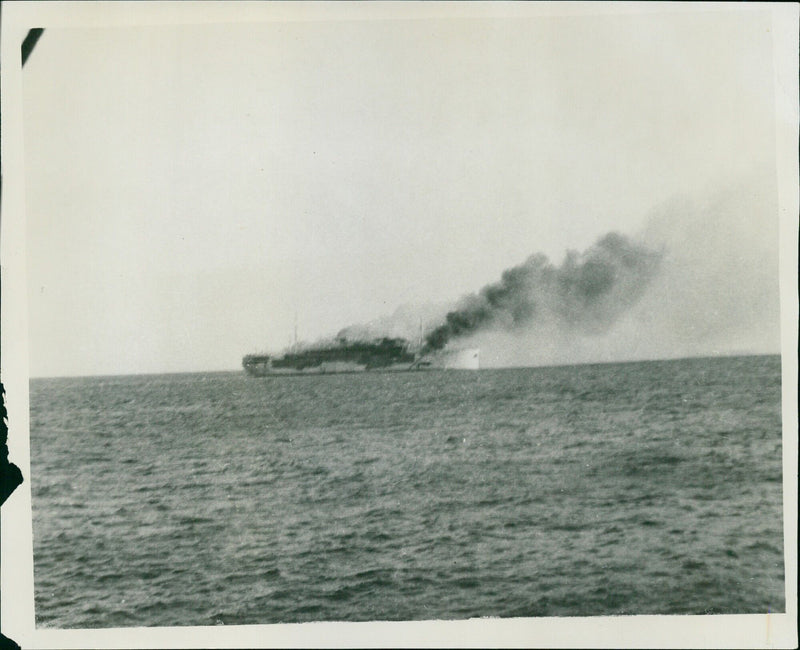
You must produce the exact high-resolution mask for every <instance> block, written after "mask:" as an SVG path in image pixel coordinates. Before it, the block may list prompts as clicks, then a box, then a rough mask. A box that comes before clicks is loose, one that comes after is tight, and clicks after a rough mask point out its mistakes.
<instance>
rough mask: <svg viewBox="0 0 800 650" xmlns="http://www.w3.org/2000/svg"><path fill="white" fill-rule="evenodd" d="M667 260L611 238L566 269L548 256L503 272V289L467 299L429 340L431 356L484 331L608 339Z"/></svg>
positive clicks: (570, 260)
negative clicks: (552, 331)
mask: <svg viewBox="0 0 800 650" xmlns="http://www.w3.org/2000/svg"><path fill="white" fill-rule="evenodd" d="M660 260H661V252H660V251H656V250H651V249H649V248H646V247H644V246H642V245H639V244H636V243H634V242H632V241H631V240H630V239H628V238H627V237H625V236H623V235H621V234H619V233H616V232H611V233H608V234H607V235H605V236H603V237H601V238H600V239H599V240H598V241H597V242H596V243H595V244H594V245H593V246H591V247H590V248H589V249H588V250H586V251H585V252H583V253H580V254H579V253H577V252H575V251H569V252H568V253H567V255H566V258H565V259H564V262H563V263H562V264H561V266H558V267H557V266H555V265H553V264H552V263H550V261H549V260H548V258H547V257H546V256H545V255H544V254H541V253H539V254H536V255H532V256H531V257H529V258H528V259H527V260H526V261H525V262H524V263H523V264H520V265H519V266H515V267H513V268H510V269H508V270H506V271H504V272H503V274H502V276H501V279H500V281H499V282H497V283H495V284H491V285H488V286H486V287H484V288H483V289H481V290H480V291H479V292H478V293H477V294H472V295H469V296H466V297H465V298H462V299H461V301H460V303H459V305H458V306H457V308H456V309H455V310H453V311H451V312H449V313H448V314H447V315H446V317H445V322H444V323H442V324H441V325H439V326H438V327H436V328H434V329H433V330H432V331H430V332H429V333H428V334H427V336H426V337H425V351H435V350H441V349H442V348H444V347H445V346H446V345H447V344H448V343H449V342H450V341H451V340H453V339H456V338H460V337H466V336H473V335H475V334H477V333H479V332H482V331H485V330H494V331H514V330H526V331H530V330H532V329H535V328H536V327H537V326H542V327H545V326H546V327H548V328H550V327H552V326H555V327H556V328H557V329H561V330H562V331H566V332H576V333H581V334H601V333H603V332H605V331H606V330H607V329H608V328H609V327H610V326H611V325H612V324H613V323H614V322H615V321H616V319H617V318H618V317H619V316H620V314H622V313H623V312H625V311H626V310H627V309H628V308H630V307H631V306H632V305H634V304H635V303H636V302H637V301H638V300H639V298H640V297H641V296H642V294H643V293H644V291H645V289H646V288H647V286H648V285H649V284H650V282H651V280H652V279H653V277H654V276H655V275H656V273H657V271H658V268H659V263H660Z"/></svg>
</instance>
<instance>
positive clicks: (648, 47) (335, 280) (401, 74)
mask: <svg viewBox="0 0 800 650" xmlns="http://www.w3.org/2000/svg"><path fill="white" fill-rule="evenodd" d="M770 27H771V22H770V19H769V15H768V14H767V13H764V14H763V15H762V14H760V13H759V12H757V11H752V10H751V11H747V12H744V13H743V12H739V11H730V12H719V11H712V12H692V13H679V14H671V13H669V12H667V11H666V10H665V12H664V13H651V14H648V15H639V16H622V15H616V16H606V17H604V16H596V15H595V16H568V17H561V18H558V17H544V16H533V17H531V18H518V17H517V18H513V19H505V18H499V19H493V20H490V19H446V18H441V19H426V20H392V21H355V20H354V21H336V22H331V21H328V22H325V21H320V22H291V23H265V24H257V25H256V24H253V25H236V24H219V25H211V26H203V25H186V26H168V27H167V26H165V27H133V28H127V27H120V28H94V29H47V30H46V31H45V33H44V34H43V36H42V37H41V39H40V41H39V42H38V44H37V46H36V49H35V50H34V52H33V54H32V55H31V57H30V59H29V60H28V62H27V64H26V66H25V68H24V72H23V78H24V120H25V124H24V127H25V131H24V135H25V171H26V210H27V235H28V239H27V251H26V256H27V262H28V268H27V273H28V287H29V305H28V310H29V316H28V317H29V346H30V373H31V375H32V376H50V375H84V374H127V373H140V372H173V371H200V370H226V369H236V368H238V367H239V364H240V360H241V357H242V355H244V354H246V353H248V352H254V351H258V350H265V349H267V350H273V351H276V350H279V349H281V348H283V347H284V346H285V345H287V344H288V343H289V342H290V340H291V338H292V333H293V329H294V319H295V314H296V315H297V320H298V328H299V334H300V337H301V338H303V339H308V340H313V339H315V338H317V337H321V336H326V335H330V334H334V333H335V332H337V331H338V330H339V329H341V328H343V327H345V326H347V325H351V324H353V323H358V322H363V321H369V320H372V319H376V318H378V317H381V316H383V315H386V314H387V313H391V312H393V311H394V310H395V309H396V308H397V307H398V306H400V305H404V304H425V303H436V304H439V303H451V302H453V301H455V300H456V299H458V298H459V297H460V296H462V295H463V294H465V293H467V292H472V291H476V290H477V289H479V288H480V287H481V286H483V285H485V284H487V283H489V282H493V281H495V280H496V279H497V278H498V277H499V275H500V273H501V272H502V270H503V269H505V268H508V267H510V266H513V265H516V264H519V263H520V262H522V261H523V260H525V259H526V258H527V257H528V256H529V255H531V254H532V253H535V252H539V251H542V252H544V253H546V254H547V255H548V256H550V257H551V259H553V261H554V262H559V261H560V259H561V258H562V256H563V254H564V252H565V250H566V249H577V250H583V249H585V248H586V247H588V246H589V245H591V244H592V243H593V242H594V241H595V240H596V239H597V238H598V237H599V236H601V235H602V234H604V233H606V232H608V231H610V230H618V231H620V232H622V233H625V234H629V235H632V236H638V235H642V236H648V235H652V233H653V232H660V237H661V238H662V239H660V240H658V241H659V242H661V241H664V242H669V241H672V242H673V243H675V241H677V240H680V233H683V232H686V231H687V225H686V219H687V218H690V219H691V223H692V224H693V225H692V227H691V228H689V229H688V230H691V231H692V232H693V233H705V234H704V235H703V236H704V237H708V238H709V241H701V240H697V239H693V240H691V241H689V244H690V245H691V246H692V247H693V251H694V252H693V255H694V257H693V258H692V256H689V257H686V259H690V258H691V259H700V258H703V257H704V255H703V254H702V252H703V249H704V247H707V246H709V245H711V244H713V243H714V241H715V240H716V239H719V238H718V237H717V236H716V235H721V234H723V233H725V234H726V237H728V236H733V235H731V233H734V234H736V233H738V234H736V237H738V238H737V239H736V242H738V243H741V242H745V241H746V242H753V241H755V242H756V243H757V248H758V250H759V251H760V252H759V254H758V255H756V256H754V257H753V260H752V263H753V265H754V267H756V266H757V267H758V268H760V269H762V273H761V275H759V276H758V278H756V279H754V280H752V282H751V283H750V284H748V285H747V286H746V287H745V288H744V289H742V288H741V286H742V283H740V282H736V283H731V284H730V285H729V286H726V288H725V289H724V291H725V292H727V293H726V294H725V295H724V296H721V294H720V295H717V296H716V299H718V300H717V302H720V301H723V302H726V303H728V302H738V304H739V305H740V306H742V310H743V311H747V310H748V309H750V308H751V305H750V303H745V302H744V301H745V300H750V298H752V297H753V296H756V295H758V296H762V297H763V296H766V298H765V300H766V302H765V303H764V304H760V303H759V305H755V306H753V308H754V309H756V308H757V309H758V310H759V313H766V317H767V318H768V320H769V323H771V325H769V326H770V327H772V329H774V330H775V331H777V321H776V320H775V319H777V314H776V313H775V310H776V309H777V291H778V289H777V234H776V233H777V216H776V213H775V210H776V208H775V201H776V199H775V197H774V192H775V189H774V184H775V179H774V173H775V104H774V88H773V69H772V42H771V34H770ZM765 170H766V171H765ZM734 186H735V187H737V188H738V191H740V192H741V191H742V187H744V188H748V187H750V188H751V189H752V192H748V191H745V195H746V196H747V197H748V199H747V200H748V201H752V202H753V203H752V205H753V206H754V209H753V210H742V209H741V207H740V208H739V209H736V210H733V211H731V212H727V211H726V208H725V207H724V206H725V205H728V204H730V201H729V202H728V204H726V202H725V200H724V199H720V200H718V201H717V202H716V203H714V201H715V200H716V199H714V198H713V197H719V196H720V193H722V194H723V195H724V193H725V192H726V189H725V188H730V187H734ZM754 196H756V199H754V198H753V197H754ZM708 197H711V198H708ZM682 202H683V203H682ZM683 204H686V205H688V206H689V207H687V208H686V209H685V210H682V211H681V214H680V216H677V215H676V216H675V220H674V223H675V225H674V228H673V229H671V227H670V223H672V222H671V220H670V219H671V217H669V216H666V217H665V215H669V214H670V213H669V210H670V208H669V206H676V205H683ZM736 205H739V206H741V203H737V204H736ZM665 206H666V207H665ZM703 206H705V207H703ZM709 206H710V207H709ZM720 206H722V207H720ZM687 215H690V217H687ZM654 219H655V220H656V221H658V224H659V225H658V226H657V227H654V226H653V223H654ZM706 219H708V224H710V225H713V229H712V230H711V232H709V228H705V227H704V223H705V220H706ZM659 220H660V221H659ZM698 222H700V223H698ZM726 237H722V238H721V242H722V243H717V244H716V249H715V250H716V251H717V252H716V253H715V254H716V255H717V259H716V262H715V264H716V265H715V266H714V268H713V274H715V275H714V276H713V277H714V278H717V277H720V278H722V277H727V276H726V272H725V271H726V265H730V266H731V267H732V268H736V267H737V266H740V260H741V258H742V256H741V255H740V254H739V253H736V252H735V250H738V249H736V246H735V245H734V246H732V247H731V248H728V247H726V246H725V242H726V241H728V239H726ZM654 241H656V240H654ZM684 243H686V242H684ZM737 245H738V244H737ZM712 247H713V246H712ZM726 251H727V252H726ZM745 257H746V256H745ZM765 260H766V263H764V262H765ZM773 263H774V264H775V266H774V269H775V273H774V274H772V273H771V272H770V271H769V269H771V268H773V267H772V266H771V265H772V264H773ZM764 269H766V271H765V270H764ZM706 270H707V269H706ZM701 272H702V273H705V270H703V269H700V270H698V273H701ZM683 273H684V276H686V277H692V271H691V270H686V269H683ZM762 276H763V277H762ZM676 277H677V276H676ZM708 277H709V278H710V277H711V275H709V276H708ZM690 284H692V283H685V284H683V285H680V287H679V286H677V285H675V286H672V287H667V288H666V289H664V288H663V287H662V289H663V290H664V291H666V292H669V291H672V294H671V295H673V299H672V300H673V304H674V305H676V308H675V309H673V313H672V314H671V316H670V318H672V319H674V320H675V327H676V328H677V330H675V329H674V328H673V330H672V331H685V332H687V333H686V334H685V337H684V339H685V340H683V339H682V340H681V341H678V339H677V338H676V339H675V342H674V344H673V343H670V342H669V341H667V342H666V343H665V342H664V341H663V340H662V341H661V347H660V348H658V349H657V351H656V352H653V350H656V348H652V347H648V345H645V344H644V343H643V342H639V344H638V345H639V347H636V345H637V342H636V341H633V347H632V348H631V349H632V350H634V353H631V354H633V356H636V350H638V351H639V353H640V356H642V357H647V356H648V354H649V355H652V354H658V355H660V356H670V354H671V353H674V354H679V353H681V352H682V351H683V352H686V353H692V354H702V353H705V352H709V353H724V352H726V351H729V350H744V351H771V352H777V351H778V349H779V348H778V344H777V343H776V342H775V337H774V336H773V334H774V332H773V331H772V329H770V331H769V332H768V336H766V338H765V335H764V325H763V323H761V322H760V321H758V322H756V321H757V319H756V320H753V318H751V317H750V316H748V317H747V318H743V321H742V325H741V327H740V328H739V330H742V331H740V332H739V333H738V334H736V336H737V337H739V339H740V340H739V341H738V342H735V343H736V344H733V343H730V341H728V342H727V343H719V342H717V343H714V344H713V345H712V344H708V345H707V346H706V347H703V346H704V345H705V344H703V343H702V341H701V340H700V339H692V341H691V345H690V344H689V342H687V341H688V338H686V337H690V336H694V334H691V333H690V331H691V332H695V331H696V329H697V328H695V327H694V326H693V325H691V323H688V322H683V323H681V322H680V321H681V318H682V314H683V313H684V312H683V311H681V310H680V309H678V308H677V306H679V305H685V304H690V303H691V304H692V305H693V307H692V309H695V310H698V309H701V307H702V305H705V304H708V302H709V301H708V300H707V298H708V296H709V291H710V292H711V293H712V294H713V293H714V291H715V290H714V289H713V287H712V288H709V287H711V286H712V285H710V284H708V283H704V282H703V279H702V278H700V279H699V281H698V282H697V283H696V286H698V287H701V288H702V289H693V290H692V291H694V292H695V293H694V294H693V295H692V296H688V297H687V296H686V295H680V296H679V295H678V294H682V292H683V289H682V288H681V287H686V286H689V285H690ZM751 285H752V286H751ZM740 290H741V291H746V292H747V293H746V295H744V294H743V298H742V299H741V300H740V299H739V298H738V297H737V295H736V294H735V292H736V291H740ZM698 291H703V292H705V293H698ZM731 292H733V293H732V294H731ZM712 302H713V301H712ZM765 305H766V307H765ZM715 309H716V312H715V313H716V314H717V315H719V313H720V312H719V309H717V308H716V307H715ZM764 310H766V311H764ZM762 315H763V314H762ZM690 317H691V318H700V317H697V316H696V314H695V315H694V316H692V315H687V318H690ZM681 328H683V329H681ZM742 328H744V329H742ZM748 328H749V329H748ZM745 330H746V331H745ZM737 331H738V330H737ZM635 332H636V330H635V328H633V327H632V326H630V324H628V329H627V330H625V337H626V341H627V340H630V337H631V336H633V337H636V333H635ZM750 334H753V336H752V337H750ZM642 335H644V334H642ZM751 338H752V341H751ZM703 340H705V339H703ZM729 343H730V344H729ZM587 345H588V346H589V347H590V348H592V345H591V343H589V344H587ZM709 346H710V347H709ZM715 346H716V347H715ZM726 346H727V347H726ZM609 350H610V351H609ZM615 350H617V348H615V347H613V346H612V347H608V346H606V347H605V348H603V351H602V354H601V355H600V356H601V357H602V358H603V360H613V359H615V358H627V357H630V356H631V354H622V353H618V352H617V351H615ZM495 357H496V358H497V359H498V360H499V361H498V363H505V362H507V361H508V360H507V359H504V358H503V355H502V354H495ZM487 358H492V354H491V351H489V354H488V356H487ZM586 358H587V359H590V358H591V354H588V356H587V357H586ZM556 361H558V359H556Z"/></svg>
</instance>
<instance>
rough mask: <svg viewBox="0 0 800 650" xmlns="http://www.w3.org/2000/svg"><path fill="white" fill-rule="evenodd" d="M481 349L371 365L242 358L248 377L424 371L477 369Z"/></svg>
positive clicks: (265, 357)
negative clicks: (300, 364) (297, 363)
mask: <svg viewBox="0 0 800 650" xmlns="http://www.w3.org/2000/svg"><path fill="white" fill-rule="evenodd" d="M479 353H480V351H479V350H478V349H477V348H471V349H466V350H453V351H448V352H439V353H437V354H432V355H429V356H425V357H421V358H418V359H415V360H414V361H413V362H409V361H403V362H400V363H392V364H386V365H381V366H378V367H370V366H368V365H367V364H365V363H358V362H355V361H324V362H321V363H318V364H314V365H309V366H304V367H293V366H291V365H276V364H275V362H274V360H271V359H270V358H269V357H268V356H263V357H260V356H256V355H250V356H248V357H245V359H244V361H243V365H244V370H245V372H246V373H247V374H248V375H249V376H251V377H273V376H278V377H280V376H291V375H336V374H353V373H360V372H371V373H376V372H378V373H382V372H424V371H429V370H478V369H479V368H480V358H479V357H480V354H479Z"/></svg>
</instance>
